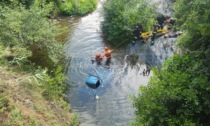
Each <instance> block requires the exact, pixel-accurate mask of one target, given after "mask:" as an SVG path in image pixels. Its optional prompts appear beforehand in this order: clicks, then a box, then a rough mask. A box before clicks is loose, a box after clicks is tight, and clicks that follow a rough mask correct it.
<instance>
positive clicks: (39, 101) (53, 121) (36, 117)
mask: <svg viewBox="0 0 210 126" xmlns="http://www.w3.org/2000/svg"><path fill="white" fill-rule="evenodd" d="M31 76H32V74H31V73H25V72H23V71H22V72H21V69H20V68H19V67H18V66H16V67H15V66H13V67H11V66H10V67H5V66H4V67H3V66H0V87H1V89H0V124H2V126H11V125H17V126H22V125H23V126H25V125H27V126H37V125H43V126H77V125H79V123H78V119H77V117H76V116H75V115H74V114H72V113H70V107H69V104H68V103H67V102H66V101H64V100H63V98H60V99H59V100H46V98H45V97H43V96H42V92H43V89H42V88H41V86H40V85H39V84H37V82H36V81H35V79H33V78H31V79H30V81H29V79H27V78H29V77H31Z"/></svg>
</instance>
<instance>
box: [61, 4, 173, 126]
mask: <svg viewBox="0 0 210 126" xmlns="http://www.w3.org/2000/svg"><path fill="white" fill-rule="evenodd" d="M100 12H101V4H99V5H98V8H97V10H96V11H94V12H93V13H91V14H89V15H87V16H85V17H83V18H81V19H77V20H75V21H74V20H73V23H72V27H71V32H70V33H71V35H70V37H69V39H68V40H69V42H68V43H67V44H66V46H65V47H66V49H65V53H66V56H67V57H68V59H69V60H68V62H69V63H68V64H67V66H66V67H67V70H66V74H67V76H68V83H69V85H70V86H71V87H72V88H71V90H70V91H69V94H68V99H69V101H70V104H71V108H72V109H73V111H74V112H76V113H78V114H79V117H80V121H81V126H94V125H97V126H102V125H103V126H127V125H129V121H131V120H132V119H134V118H135V115H134V109H133V108H132V102H131V100H130V99H129V95H132V94H134V93H136V92H137V91H138V88H139V87H140V86H141V85H146V84H147V83H148V81H149V77H150V76H152V74H153V73H152V71H151V72H150V68H151V67H154V66H159V67H161V65H162V63H163V62H164V61H165V59H167V58H168V57H170V56H171V55H173V53H174V52H175V51H176V49H175V47H174V46H173V45H174V42H175V40H176V38H164V37H159V38H156V39H155V41H154V45H151V44H150V43H147V44H142V42H137V43H135V44H128V45H127V47H124V48H118V49H117V50H115V51H114V52H113V53H112V59H111V62H110V64H109V65H106V64H105V62H106V61H105V59H103V61H102V64H101V65H97V64H96V63H94V64H92V62H91V57H92V56H95V54H96V53H100V54H102V53H103V47H104V46H105V44H104V43H103V40H102V38H101V37H100V36H101V30H100V23H101V21H103V15H102V14H101V13H100ZM89 75H95V76H98V77H100V78H101V80H102V84H101V85H100V86H99V87H98V88H97V89H96V90H93V89H91V88H89V87H88V86H87V85H86V84H85V80H86V78H87V77H88V76H89ZM96 95H97V96H99V98H96Z"/></svg>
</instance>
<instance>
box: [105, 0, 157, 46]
mask: <svg viewBox="0 0 210 126" xmlns="http://www.w3.org/2000/svg"><path fill="white" fill-rule="evenodd" d="M103 7H104V18H105V20H104V21H103V23H102V30H103V34H104V35H105V36H106V37H107V40H108V41H111V44H113V45H117V44H119V43H120V42H123V41H127V42H129V40H131V39H132V38H133V34H132V33H133V30H134V29H135V25H137V24H141V25H142V26H143V29H144V30H145V31H148V30H151V29H152V25H153V23H154V20H155V18H156V16H157V14H156V13H155V10H154V8H153V6H152V5H150V4H149V3H148V2H146V0H141V1H136V0H134V1H127V0H115V1H113V0H107V1H106V2H105V4H104V6H103Z"/></svg>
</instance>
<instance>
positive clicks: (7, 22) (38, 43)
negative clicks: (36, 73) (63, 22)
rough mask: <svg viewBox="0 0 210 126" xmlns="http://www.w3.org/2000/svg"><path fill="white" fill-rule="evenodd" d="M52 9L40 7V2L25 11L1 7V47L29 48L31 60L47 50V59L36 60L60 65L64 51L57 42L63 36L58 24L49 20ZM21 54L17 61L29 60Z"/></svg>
mask: <svg viewBox="0 0 210 126" xmlns="http://www.w3.org/2000/svg"><path fill="white" fill-rule="evenodd" d="M51 7H52V6H51V5H45V6H43V7H40V6H39V2H38V1H37V2H35V3H34V5H33V6H31V7H30V9H25V8H24V7H23V6H21V5H20V6H18V7H15V8H14V9H12V8H10V7H8V6H0V11H1V15H0V17H1V20H0V24H1V25H0V41H1V43H3V44H4V46H14V47H16V48H26V49H27V50H28V51H29V52H32V57H33V56H35V55H36V54H37V52H41V51H43V50H46V51H47V55H46V56H43V55H39V56H38V59H37V60H42V61H40V62H44V60H45V59H44V58H47V60H52V62H57V59H58V57H59V56H60V55H59V54H60V53H61V52H62V50H61V49H62V48H61V46H60V45H59V44H58V43H57V42H56V39H55V38H56V36H58V35H59V34H58V33H62V32H60V30H59V28H58V27H57V25H56V21H51V20H49V19H47V16H48V14H49V12H50V10H51ZM35 49H37V50H35ZM21 54H22V55H18V56H17V57H28V55H27V54H24V53H21ZM42 54H43V53H42ZM55 54H58V55H55ZM48 55H49V56H48ZM43 57H44V58H43ZM49 63H50V62H49ZM48 65H49V64H45V67H46V66H48ZM51 65H52V64H51Z"/></svg>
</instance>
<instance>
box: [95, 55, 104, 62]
mask: <svg viewBox="0 0 210 126" xmlns="http://www.w3.org/2000/svg"><path fill="white" fill-rule="evenodd" d="M95 60H96V62H97V63H101V61H102V60H103V57H102V56H101V55H100V54H96V57H95Z"/></svg>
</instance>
